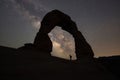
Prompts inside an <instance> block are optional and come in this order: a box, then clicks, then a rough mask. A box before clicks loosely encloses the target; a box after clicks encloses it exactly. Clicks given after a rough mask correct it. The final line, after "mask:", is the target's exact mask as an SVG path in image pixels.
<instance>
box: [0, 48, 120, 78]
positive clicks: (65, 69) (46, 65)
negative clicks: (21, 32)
mask: <svg viewBox="0 0 120 80" xmlns="http://www.w3.org/2000/svg"><path fill="white" fill-rule="evenodd" d="M0 57H1V59H2V60H1V61H2V62H1V63H0V65H1V70H0V78H1V79H0V80H10V79H11V80H28V79H29V80H41V79H43V80H44V79H49V80H51V79H52V80H76V79H77V80H119V79H120V77H119V76H118V75H119V74H118V75H116V74H114V72H112V71H110V69H109V68H108V66H106V65H105V64H109V62H106V60H105V59H107V58H104V59H102V58H99V59H92V60H91V59H81V60H76V61H69V60H64V59H61V58H57V57H52V56H50V55H48V54H47V53H44V52H39V51H33V50H17V49H13V48H8V47H2V46H1V47H0ZM119 60H120V58H119ZM104 61H105V62H106V63H103V62H104ZM102 64H103V65H102ZM114 65H115V66H114ZM112 66H114V67H117V66H120V65H119V61H118V62H117V63H116V61H115V62H114V61H113V63H112V64H111V65H109V67H111V69H112V68H113V69H112V70H115V71H119V70H120V69H119V68H117V69H118V70H116V68H114V67H112Z"/></svg>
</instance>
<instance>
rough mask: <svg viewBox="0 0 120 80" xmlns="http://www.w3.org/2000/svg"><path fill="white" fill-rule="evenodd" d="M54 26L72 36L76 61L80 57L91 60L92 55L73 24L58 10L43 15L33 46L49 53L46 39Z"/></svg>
mask: <svg viewBox="0 0 120 80" xmlns="http://www.w3.org/2000/svg"><path fill="white" fill-rule="evenodd" d="M55 26H60V27H62V29H63V30H66V31H68V32H69V33H70V34H71V35H73V37H74V40H75V53H76V55H77V59H80V58H82V57H87V58H93V56H94V53H93V51H92V49H91V47H90V45H89V44H88V43H87V42H86V40H85V38H84V37H83V35H82V34H81V32H80V31H78V29H77V26H76V24H75V22H73V21H72V20H71V18H70V17H69V16H68V15H66V14H64V13H62V12H60V11H58V10H53V11H51V12H49V13H48V14H46V15H45V17H44V18H43V20H42V22H41V28H40V30H39V32H38V33H37V36H36V38H35V41H34V45H35V46H37V47H38V48H40V49H42V50H44V48H45V49H46V50H48V51H51V49H52V43H51V40H50V38H49V37H48V33H49V32H50V31H51V30H52V29H53V28H54V27H55Z"/></svg>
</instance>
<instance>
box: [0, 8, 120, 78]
mask: <svg viewBox="0 0 120 80" xmlns="http://www.w3.org/2000/svg"><path fill="white" fill-rule="evenodd" d="M55 26H60V27H62V29H63V30H66V31H68V32H69V33H70V34H71V35H72V36H73V37H74V40H75V53H76V56H77V60H72V56H71V55H70V56H69V57H70V60H65V59H61V58H58V57H54V56H51V55H50V52H51V51H52V47H53V46H52V42H51V40H50V38H49V36H48V33H49V32H50V31H51V30H52V29H53V28H54V27H55ZM93 56H94V53H93V51H92V49H91V47H90V45H89V44H88V43H87V42H86V40H85V38H84V37H83V35H82V33H81V32H80V31H78V29H77V26H76V24H75V22H73V21H72V20H71V18H70V17H69V16H68V15H66V14H64V13H62V12H60V11H58V10H53V11H51V12H49V13H47V14H46V15H45V17H44V18H43V20H42V22H41V28H40V30H39V32H38V33H37V35H36V37H35V40H34V43H33V44H32V43H28V44H25V45H24V46H22V47H20V48H18V49H14V48H9V47H3V46H0V59H2V60H1V63H0V65H1V67H2V68H0V80H10V79H12V80H46V79H47V80H48V79H49V80H51V79H52V80H76V79H79V80H119V79H120V73H119V71H120V63H119V61H120V57H111V58H104V57H102V58H94V57H93Z"/></svg>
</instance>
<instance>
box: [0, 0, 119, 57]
mask: <svg viewBox="0 0 120 80" xmlns="http://www.w3.org/2000/svg"><path fill="white" fill-rule="evenodd" d="M53 9H58V10H61V11H62V12H64V13H66V14H68V15H69V16H71V18H72V20H73V21H75V22H76V24H77V26H78V28H79V30H80V31H81V32H82V34H83V35H84V36H85V38H86V40H87V42H88V43H89V44H90V45H91V46H92V48H93V51H94V53H95V56H96V57H99V56H112V55H120V42H119V41H120V0H0V45H2V46H8V47H13V48H18V47H20V46H23V45H24V43H33V41H34V38H35V35H36V33H37V32H38V30H39V28H40V21H41V20H42V18H43V17H44V15H45V14H46V13H47V12H49V11H51V10H53ZM49 36H50V37H51V40H52V41H53V45H54V48H53V52H52V55H54V56H58V57H63V58H68V56H69V55H70V54H71V55H73V56H74V54H75V53H74V39H73V37H72V36H71V35H70V34H69V33H67V32H65V31H63V30H61V29H60V28H59V27H56V28H55V29H54V30H53V31H52V32H51V33H50V34H49ZM73 58H75V57H73Z"/></svg>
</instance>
